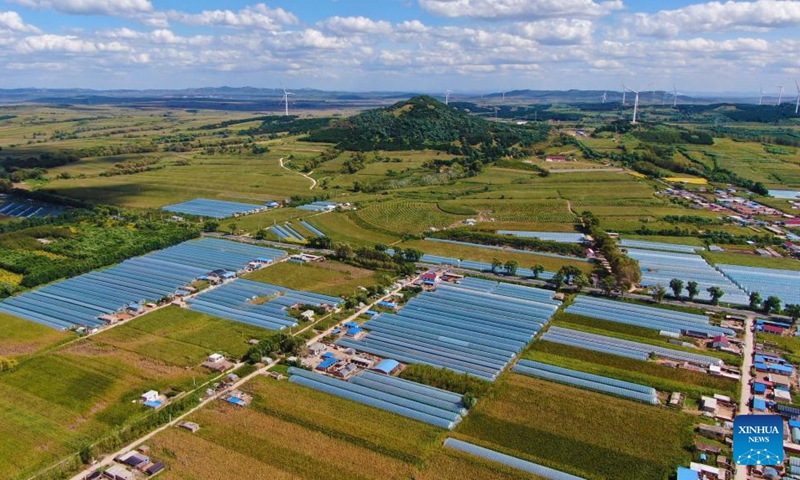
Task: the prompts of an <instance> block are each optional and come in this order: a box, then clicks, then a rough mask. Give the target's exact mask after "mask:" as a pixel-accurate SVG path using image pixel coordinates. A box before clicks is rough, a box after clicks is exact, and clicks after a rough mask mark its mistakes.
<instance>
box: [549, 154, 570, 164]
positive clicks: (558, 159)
mask: <svg viewBox="0 0 800 480" xmlns="http://www.w3.org/2000/svg"><path fill="white" fill-rule="evenodd" d="M544 161H545V162H556V163H560V162H566V161H567V157H565V156H564V155H547V156H546V157H544Z"/></svg>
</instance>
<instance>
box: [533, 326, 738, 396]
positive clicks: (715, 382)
mask: <svg viewBox="0 0 800 480" xmlns="http://www.w3.org/2000/svg"><path fill="white" fill-rule="evenodd" d="M523 357H524V358H528V359H530V360H535V361H540V362H544V363H552V364H554V365H558V366H561V367H565V368H572V369H575V370H580V371H584V372H589V373H594V374H597V375H604V376H608V377H612V378H618V379H620V380H626V381H629V382H634V383H641V384H642V385H647V386H650V387H653V388H655V389H656V390H660V391H664V392H673V391H680V392H684V393H686V394H689V395H691V396H695V397H698V398H699V397H700V395H710V394H713V393H715V392H716V393H720V392H725V393H726V394H727V395H731V396H733V397H738V386H737V384H736V382H734V381H731V380H727V379H725V378H720V377H713V376H711V375H707V374H704V373H699V372H693V371H691V370H685V369H676V368H672V367H667V366H664V365H660V364H658V363H655V362H642V361H640V360H634V359H629V358H624V357H619V356H616V355H610V354H607V353H601V352H594V351H591V350H586V349H583V348H578V347H572V346H569V345H560V344H556V343H551V342H546V341H538V340H537V341H536V342H534V343H533V344H532V345H531V346H530V348H529V349H528V350H527V351H525V353H524V354H523Z"/></svg>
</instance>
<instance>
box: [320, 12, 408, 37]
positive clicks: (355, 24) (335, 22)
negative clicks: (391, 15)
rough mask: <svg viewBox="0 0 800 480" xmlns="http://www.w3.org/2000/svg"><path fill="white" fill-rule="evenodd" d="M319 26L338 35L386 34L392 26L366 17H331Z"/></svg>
mask: <svg viewBox="0 0 800 480" xmlns="http://www.w3.org/2000/svg"><path fill="white" fill-rule="evenodd" d="M319 26H320V27H322V28H324V29H326V30H329V31H331V32H336V33H339V34H346V33H368V34H384V35H385V34H388V33H391V31H392V24H391V23H389V22H386V21H383V20H377V21H376V20H372V19H370V18H367V17H361V16H359V17H331V18H328V19H327V20H325V21H322V22H319Z"/></svg>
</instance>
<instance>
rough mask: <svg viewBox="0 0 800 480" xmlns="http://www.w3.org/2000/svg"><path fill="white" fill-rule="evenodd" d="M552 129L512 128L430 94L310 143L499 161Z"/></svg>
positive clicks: (339, 125)
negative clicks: (433, 152) (428, 151)
mask: <svg viewBox="0 0 800 480" xmlns="http://www.w3.org/2000/svg"><path fill="white" fill-rule="evenodd" d="M547 131H548V127H547V126H546V125H545V124H541V125H533V126H532V125H526V126H521V125H510V124H505V123H498V122H491V121H488V120H484V119H481V118H477V117H473V116H470V115H468V114H466V113H463V112H460V111H458V110H457V109H455V108H451V107H448V106H447V105H445V104H443V103H441V102H439V101H437V100H436V99H434V98H432V97H428V96H419V97H414V98H411V99H409V100H406V101H403V102H398V103H396V104H394V105H392V106H391V107H386V108H379V109H375V110H368V111H366V112H362V113H360V114H358V115H356V116H353V117H350V118H347V119H343V120H340V121H338V122H334V123H332V124H331V125H330V126H328V127H326V128H322V129H319V130H316V131H313V132H312V133H311V134H310V135H309V136H308V138H307V139H308V140H309V141H315V142H328V143H335V144H338V145H339V147H341V148H343V149H346V150H357V151H372V150H414V149H416V150H419V149H423V148H432V149H436V150H442V151H446V152H449V153H452V154H455V155H467V156H471V155H474V154H475V153H476V152H481V153H483V156H485V157H494V158H499V157H500V156H505V155H509V154H513V153H514V152H513V150H515V149H519V148H526V147H529V146H531V145H533V144H534V143H536V142H539V141H542V140H544V139H545V138H546V136H547Z"/></svg>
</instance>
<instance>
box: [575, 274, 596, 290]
mask: <svg viewBox="0 0 800 480" xmlns="http://www.w3.org/2000/svg"><path fill="white" fill-rule="evenodd" d="M591 283H592V282H591V281H590V280H589V277H587V276H586V274H585V273H583V272H581V273H579V274H577V275H575V277H574V278H573V279H572V284H573V285H574V286H575V291H577V292H580V291H581V290H583V289H584V288H586V287H588V286H589V285H590V284H591Z"/></svg>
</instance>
